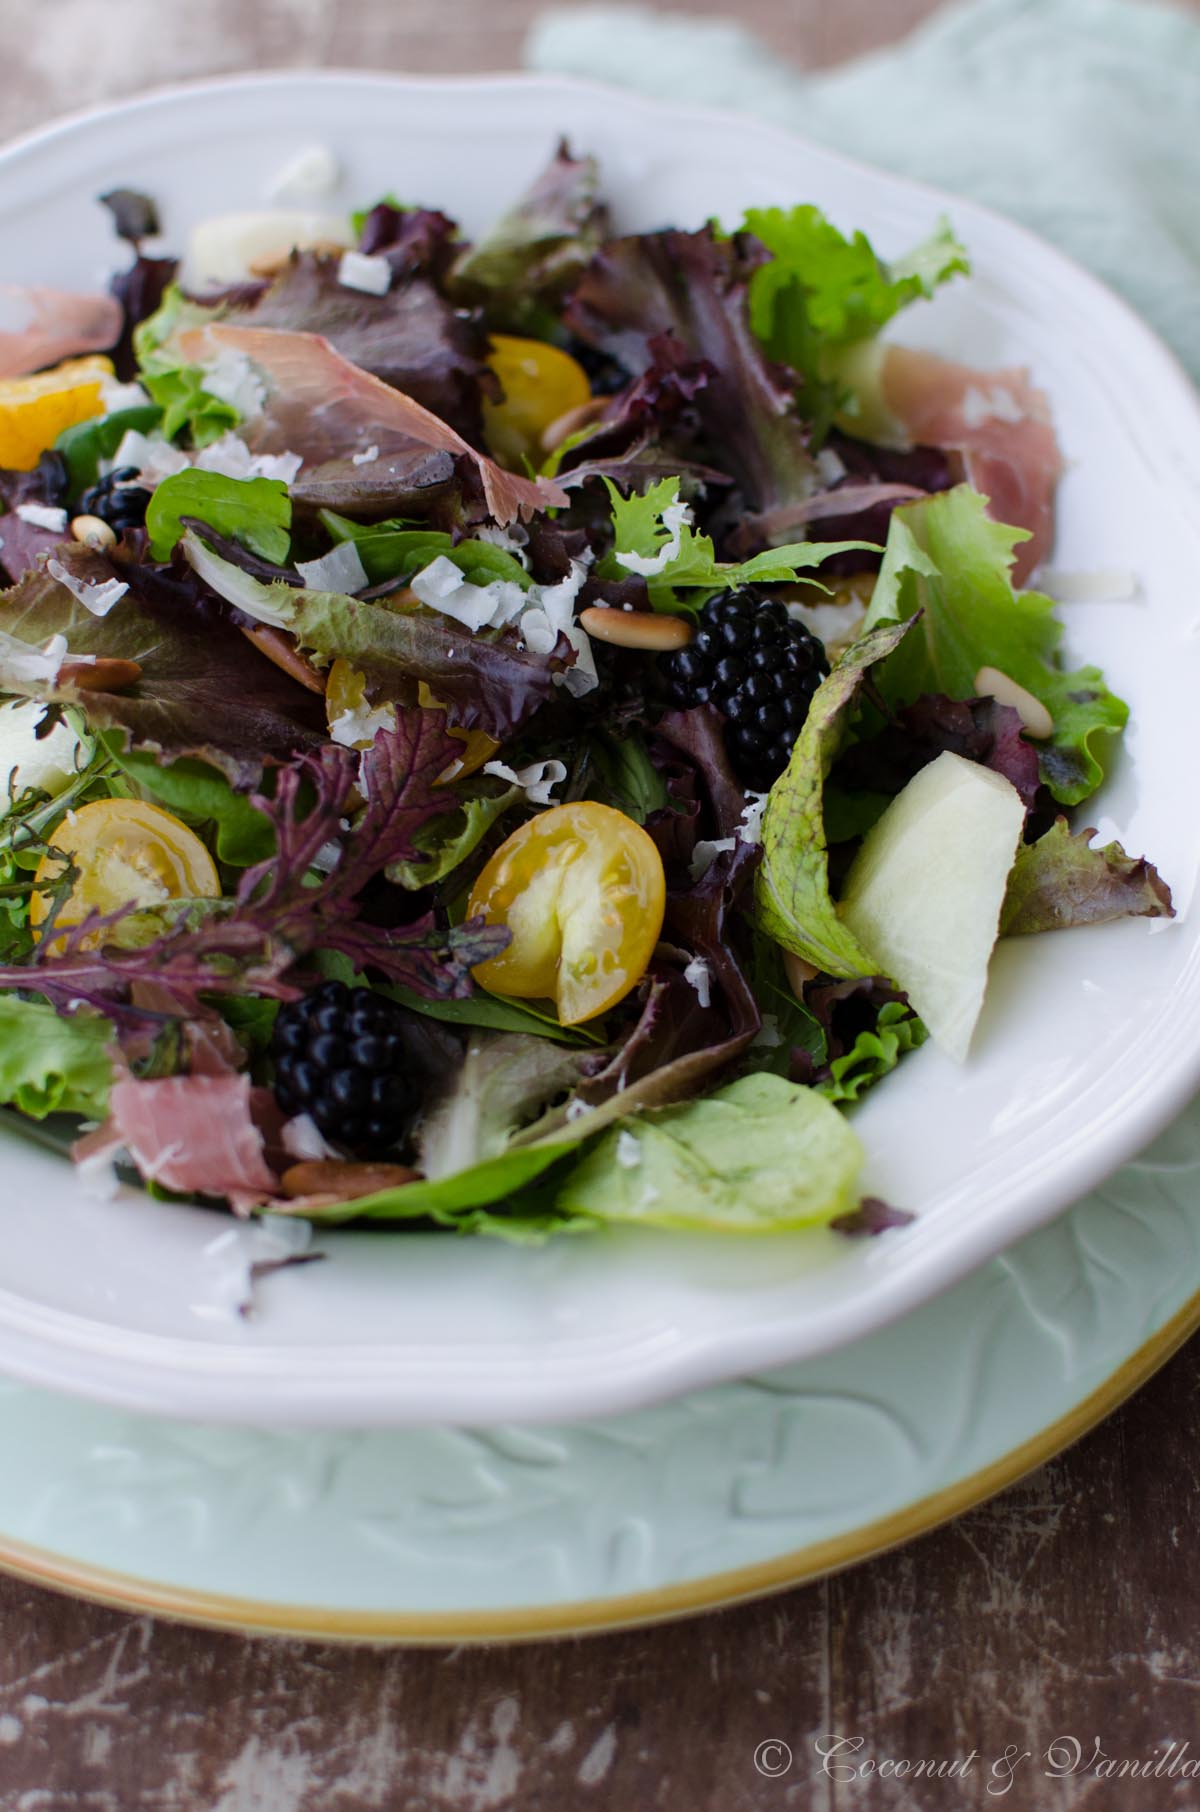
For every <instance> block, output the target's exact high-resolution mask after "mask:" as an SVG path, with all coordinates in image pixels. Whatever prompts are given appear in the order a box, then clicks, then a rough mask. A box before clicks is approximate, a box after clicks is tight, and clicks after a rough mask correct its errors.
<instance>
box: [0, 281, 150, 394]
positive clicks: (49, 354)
mask: <svg viewBox="0 0 1200 1812" xmlns="http://www.w3.org/2000/svg"><path fill="white" fill-rule="evenodd" d="M123 319H124V317H123V316H122V313H121V305H120V303H119V302H118V301H117V300H116V299H115V297H113V296H79V295H72V294H71V293H70V292H69V291H67V290H62V289H22V288H21V287H20V285H19V284H15V283H0V378H15V377H27V376H28V375H29V373H30V372H31V371H40V370H41V369H42V367H43V366H44V365H57V364H58V361H59V360H60V359H69V358H71V357H72V355H73V354H75V353H78V352H104V351H105V350H107V348H108V347H110V346H113V345H115V344H116V342H117V340H118V339H120V337H121V327H122V324H123Z"/></svg>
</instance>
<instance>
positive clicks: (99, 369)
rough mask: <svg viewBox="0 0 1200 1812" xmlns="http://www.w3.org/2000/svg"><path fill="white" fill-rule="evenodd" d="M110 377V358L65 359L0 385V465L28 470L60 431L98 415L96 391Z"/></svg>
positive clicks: (101, 406) (111, 367)
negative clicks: (28, 375)
mask: <svg viewBox="0 0 1200 1812" xmlns="http://www.w3.org/2000/svg"><path fill="white" fill-rule="evenodd" d="M112 375H113V364H112V360H111V359H106V358H104V357H102V356H99V355H96V356H90V357H88V358H85V359H67V360H66V361H65V362H64V363H63V364H61V365H56V366H55V367H54V369H53V371H37V372H35V373H34V374H33V376H32V377H20V378H6V379H5V380H4V381H3V382H2V383H0V466H8V467H9V468H10V469H12V470H15V471H20V472H27V471H29V470H30V469H31V468H32V467H33V466H36V464H37V462H38V458H39V455H40V454H42V453H43V452H44V451H45V449H46V448H47V447H49V446H52V445H53V444H54V442H55V441H56V440H57V438H58V436H59V435H60V434H61V433H62V431H63V429H64V428H73V427H74V426H75V424H76V422H83V421H87V420H88V419H89V418H90V417H91V416H93V415H100V414H101V413H102V412H103V408H104V405H103V403H102V402H101V400H100V392H101V388H102V386H103V383H104V380H105V378H111V377H112Z"/></svg>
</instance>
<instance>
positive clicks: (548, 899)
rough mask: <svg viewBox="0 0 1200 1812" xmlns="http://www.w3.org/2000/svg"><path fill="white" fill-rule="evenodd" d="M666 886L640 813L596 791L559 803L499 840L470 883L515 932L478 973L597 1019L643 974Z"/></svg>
mask: <svg viewBox="0 0 1200 1812" xmlns="http://www.w3.org/2000/svg"><path fill="white" fill-rule="evenodd" d="M666 895H667V886H666V878H665V876H664V874H663V865H662V858H661V856H660V855H659V853H658V850H657V849H656V848H655V846H654V843H653V841H652V840H651V838H650V837H648V836H647V835H646V833H645V831H644V830H643V829H642V828H641V826H640V825H638V824H635V823H634V822H633V819H632V818H627V817H626V816H625V814H624V812H617V811H614V810H613V808H612V807H611V806H609V805H596V804H594V803H593V802H592V801H591V800H588V799H585V800H581V801H580V802H579V803H578V804H576V805H555V806H551V808H550V810H549V811H547V812H539V814H538V816H537V817H536V818H530V819H529V821H528V822H527V823H525V824H523V825H522V826H521V828H520V829H519V830H515V831H514V832H513V834H512V836H511V837H509V838H508V839H507V841H506V842H504V843H502V844H501V845H500V848H499V849H498V850H497V851H496V853H495V855H494V856H493V857H492V859H491V861H490V862H489V863H488V864H487V867H486V868H485V869H484V870H483V872H482V874H481V875H480V876H479V879H478V880H477V881H476V883H475V885H474V887H473V888H472V889H471V902H470V905H469V907H468V909H467V910H468V914H469V916H470V917H472V918H474V917H475V915H476V914H477V913H482V914H483V917H484V918H485V919H486V920H487V922H488V924H489V925H506V926H507V927H508V929H509V931H510V932H511V933H512V942H511V943H510V944H509V946H508V949H507V950H502V951H501V952H500V955H499V956H494V957H492V958H491V959H490V960H489V961H488V962H486V963H480V964H479V965H478V966H477V968H476V969H475V970H474V971H473V974H474V976H475V979H476V981H478V982H479V983H480V984H481V985H482V986H483V987H485V988H492V989H494V990H495V991H496V993H498V994H514V995H517V996H519V997H520V998H522V999H550V1000H553V1001H554V1002H555V1004H556V1006H557V1009H558V1019H559V1024H560V1025H564V1026H575V1025H579V1024H580V1023H581V1022H582V1021H583V1020H585V1019H594V1018H595V1017H596V1015H597V1014H598V1013H603V1012H605V1011H606V1010H607V1008H609V1007H611V1006H615V1004H616V1003H617V1001H619V1000H622V999H623V998H624V996H625V995H626V994H628V993H629V990H630V989H631V988H634V987H636V986H637V984H638V982H639V981H640V980H641V979H642V976H643V975H644V974H645V972H646V968H647V966H648V964H649V962H650V958H651V956H652V955H653V953H654V946H655V944H657V942H658V937H659V933H660V931H661V930H662V922H663V910H664V908H665V905H666Z"/></svg>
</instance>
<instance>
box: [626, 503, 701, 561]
mask: <svg viewBox="0 0 1200 1812" xmlns="http://www.w3.org/2000/svg"><path fill="white" fill-rule="evenodd" d="M662 519H663V527H664V528H665V529H667V530H669V531H670V539H669V540H667V541H664V542H663V544H662V546H661V547H660V548H659V550H658V552H657V553H656V554H620V553H619V554H618V555H617V556H616V557H617V559H618V560H619V561H620V563H621V565H622V566H623V567H624V568H625V570H626V572H631V573H638V574H639V575H640V576H641V577H642V578H643V579H652V578H654V577H655V575H656V574H658V573H661V572H665V571H666V569H667V567H668V566H670V564H671V562H672V560H677V559H678V558H679V544H680V540H681V538H682V535H683V530H684V527H685V525H686V526H688V527H690V526H691V521H692V512H691V509H690V507H689V506H688V505H687V504H686V503H682V502H680V501H679V500H678V499H677V500H676V501H675V502H674V503H669V504H668V505H667V507H666V509H665V510H664V511H663V513H662Z"/></svg>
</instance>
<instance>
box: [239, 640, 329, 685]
mask: <svg viewBox="0 0 1200 1812" xmlns="http://www.w3.org/2000/svg"><path fill="white" fill-rule="evenodd" d="M242 634H243V635H244V636H245V638H246V640H247V641H248V642H253V643H254V646H255V647H256V648H257V649H258V652H259V653H260V654H265V655H266V657H267V659H268V660H269V661H273V662H274V663H275V665H276V666H277V667H278V668H279V669H280V670H281V672H283V673H286V674H288V675H289V677H290V678H292V679H294V680H295V681H296V682H297V683H298V684H299V685H301V686H304V687H305V688H306V690H307V691H309V692H319V693H320V694H321V696H322V698H323V697H324V696H325V681H324V679H323V677H322V676H321V674H319V673H318V672H317V670H316V668H315V667H314V666H313V664H312V662H311V661H306V660H305V658H304V656H303V655H302V654H301V653H300V652H299V651H298V650H297V647H296V638H295V636H293V635H289V634H288V632H287V630H286V629H276V628H274V627H273V626H272V625H271V624H268V623H263V624H256V625H255V626H254V628H253V629H249V628H245V627H243V629H242Z"/></svg>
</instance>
